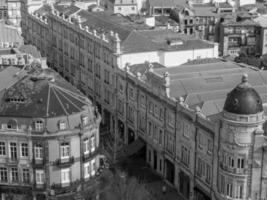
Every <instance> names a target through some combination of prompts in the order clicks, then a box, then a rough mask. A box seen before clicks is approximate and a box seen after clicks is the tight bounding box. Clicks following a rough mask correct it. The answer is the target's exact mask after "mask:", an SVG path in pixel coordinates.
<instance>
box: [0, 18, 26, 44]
mask: <svg viewBox="0 0 267 200" xmlns="http://www.w3.org/2000/svg"><path fill="white" fill-rule="evenodd" d="M0 30H1V31H0V42H10V43H11V42H13V43H18V44H22V43H23V38H22V37H21V35H20V33H19V31H18V29H16V28H14V27H12V26H8V25H6V24H5V21H4V20H2V21H0Z"/></svg>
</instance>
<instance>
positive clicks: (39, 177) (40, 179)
mask: <svg viewBox="0 0 267 200" xmlns="http://www.w3.org/2000/svg"><path fill="white" fill-rule="evenodd" d="M35 177H36V183H37V184H44V171H43V170H36V172H35Z"/></svg>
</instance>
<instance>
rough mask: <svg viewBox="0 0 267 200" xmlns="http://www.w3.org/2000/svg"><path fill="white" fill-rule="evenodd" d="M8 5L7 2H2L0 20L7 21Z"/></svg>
mask: <svg viewBox="0 0 267 200" xmlns="http://www.w3.org/2000/svg"><path fill="white" fill-rule="evenodd" d="M7 16H8V15H7V4H6V1H1V2H0V20H2V19H7Z"/></svg>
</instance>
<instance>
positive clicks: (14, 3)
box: [5, 0, 21, 26]
mask: <svg viewBox="0 0 267 200" xmlns="http://www.w3.org/2000/svg"><path fill="white" fill-rule="evenodd" d="M5 1H6V4H7V10H8V11H7V13H8V19H9V21H10V22H11V23H12V24H13V25H14V26H20V21H21V13H20V6H21V1H20V0H5Z"/></svg>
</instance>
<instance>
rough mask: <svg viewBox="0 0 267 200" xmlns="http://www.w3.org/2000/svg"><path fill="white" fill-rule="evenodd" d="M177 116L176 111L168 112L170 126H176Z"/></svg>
mask: <svg viewBox="0 0 267 200" xmlns="http://www.w3.org/2000/svg"><path fill="white" fill-rule="evenodd" d="M174 118H175V116H174V113H173V112H170V111H169V112H168V125H169V126H170V127H174V121H175V119H174Z"/></svg>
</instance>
